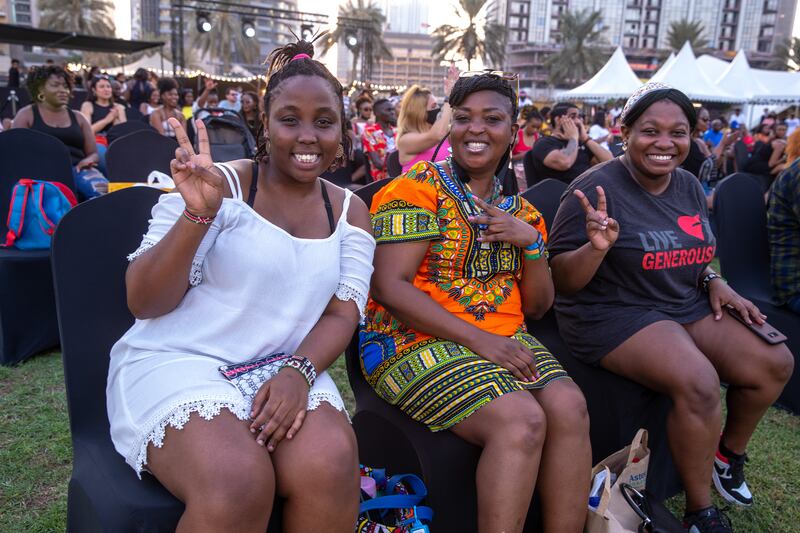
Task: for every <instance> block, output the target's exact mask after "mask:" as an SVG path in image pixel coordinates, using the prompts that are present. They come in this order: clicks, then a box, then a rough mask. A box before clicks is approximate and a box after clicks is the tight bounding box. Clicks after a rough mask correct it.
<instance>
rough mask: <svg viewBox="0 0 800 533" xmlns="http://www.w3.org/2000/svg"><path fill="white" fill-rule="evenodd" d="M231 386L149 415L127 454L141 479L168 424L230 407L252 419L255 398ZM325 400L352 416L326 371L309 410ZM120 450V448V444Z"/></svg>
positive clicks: (239, 415) (313, 392)
mask: <svg viewBox="0 0 800 533" xmlns="http://www.w3.org/2000/svg"><path fill="white" fill-rule="evenodd" d="M230 387H231V389H230V393H229V394H212V395H208V396H202V397H197V396H195V397H193V398H188V397H187V398H183V399H180V400H176V401H171V402H170V403H169V405H167V406H164V407H163V408H161V409H159V410H158V411H156V412H155V413H154V414H153V416H151V417H150V422H149V423H147V424H144V426H143V428H142V431H140V432H138V433H139V437H138V438H137V439H135V442H134V443H133V446H132V447H131V448H130V450H129V452H128V453H127V454H125V461H126V462H127V463H128V464H129V465H130V466H131V467H133V469H134V470H135V471H136V475H137V476H139V479H141V477H142V471H146V470H147V448H148V446H149V445H150V443H152V444H153V445H154V446H155V447H156V448H161V447H162V446H164V437H165V435H166V430H167V427H172V428H174V429H177V430H181V429H183V427H184V426H185V425H186V423H187V422H188V421H189V418H190V417H191V415H192V414H193V413H197V414H198V415H200V417H202V418H203V419H204V420H212V419H213V418H214V417H216V416H217V415H219V414H220V412H221V411H222V409H227V410H228V411H230V412H231V413H233V415H235V416H236V417H237V418H238V419H239V420H249V419H250V416H249V415H250V407H251V405H252V398H245V397H244V396H243V395H242V394H241V393H240V392H239V390H238V389H236V388H235V387H234V386H233V385H231V386H230ZM322 402H327V403H329V404H330V405H332V406H333V407H334V408H335V409H336V410H337V411H341V412H343V413H345V415H346V416H347V417H348V420H349V419H350V417H349V415H348V414H347V410H346V409H345V406H344V401H343V400H342V397H341V395H340V394H339V391H338V389H337V388H336V384H335V383H334V382H333V380H332V379H331V377H330V376H329V375H328V374H327V372H323V373H321V374H320V375H318V376H317V380H316V381H315V382H314V387H313V388H312V389H311V390H310V391H309V393H308V406H307V408H306V409H307V410H308V411H313V410H314V409H316V408H317V407H319V406H320V404H321V403H322ZM112 425H113V424H112ZM112 434H113V431H112ZM115 444H116V443H115ZM117 449H118V450H119V446H118V447H117Z"/></svg>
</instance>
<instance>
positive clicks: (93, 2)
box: [39, 0, 115, 37]
mask: <svg viewBox="0 0 800 533" xmlns="http://www.w3.org/2000/svg"><path fill="white" fill-rule="evenodd" d="M113 9H114V3H113V2H111V1H110V0H39V10H40V11H41V13H42V17H41V19H40V22H39V27H40V28H42V29H45V30H56V31H74V32H76V33H83V34H86V35H102V36H106V37H108V36H113V35H114V31H115V29H114V21H113V20H112V18H111V17H112V15H111V13H112V10H113Z"/></svg>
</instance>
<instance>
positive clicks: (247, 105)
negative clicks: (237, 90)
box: [239, 91, 261, 141]
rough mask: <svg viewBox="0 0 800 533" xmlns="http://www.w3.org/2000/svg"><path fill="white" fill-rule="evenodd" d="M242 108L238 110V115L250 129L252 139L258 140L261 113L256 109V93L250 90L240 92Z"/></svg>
mask: <svg viewBox="0 0 800 533" xmlns="http://www.w3.org/2000/svg"><path fill="white" fill-rule="evenodd" d="M241 102H242V109H241V111H239V116H240V117H242V122H244V124H245V125H246V126H247V129H248V130H250V134H251V135H252V136H253V139H255V140H256V141H258V128H259V126H260V125H261V113H260V111H259V110H258V95H257V94H256V93H254V92H252V91H247V92H245V93H242V97H241Z"/></svg>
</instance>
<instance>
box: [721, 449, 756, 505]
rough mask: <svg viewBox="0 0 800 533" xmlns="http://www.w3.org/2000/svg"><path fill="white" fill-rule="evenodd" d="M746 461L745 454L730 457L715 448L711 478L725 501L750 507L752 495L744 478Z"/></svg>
mask: <svg viewBox="0 0 800 533" xmlns="http://www.w3.org/2000/svg"><path fill="white" fill-rule="evenodd" d="M746 462H747V454H745V455H741V456H740V457H739V458H730V457H726V456H724V455H722V453H721V452H720V451H719V449H717V453H716V455H715V456H714V471H713V472H712V474H711V478H712V479H713V480H714V486H715V487H716V488H717V492H719V494H720V496H722V497H723V498H725V501H728V502H731V503H733V504H736V505H741V506H743V507H750V506H751V505H753V495H752V494H751V493H750V489H749V488H747V482H746V481H745V480H744V464H745V463H746Z"/></svg>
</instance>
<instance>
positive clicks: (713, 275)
mask: <svg viewBox="0 0 800 533" xmlns="http://www.w3.org/2000/svg"><path fill="white" fill-rule="evenodd" d="M715 279H722V276H720V275H719V274H717V273H716V272H709V273H708V274H706V275H705V277H703V281H702V282H701V284H702V287H703V290H704V291H705V292H708V285H709V284H710V283H711V282H712V281H713V280H715ZM722 281H725V280H724V279H722Z"/></svg>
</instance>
